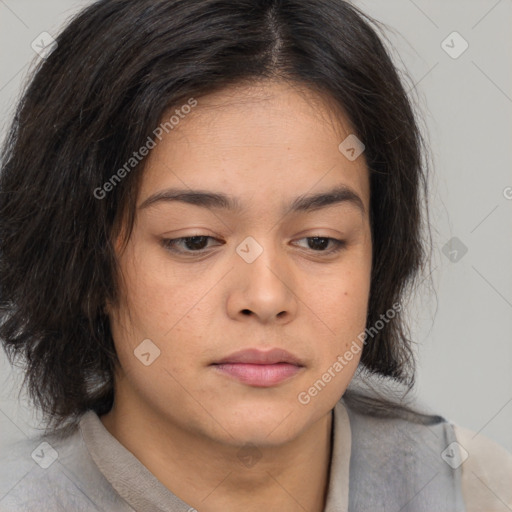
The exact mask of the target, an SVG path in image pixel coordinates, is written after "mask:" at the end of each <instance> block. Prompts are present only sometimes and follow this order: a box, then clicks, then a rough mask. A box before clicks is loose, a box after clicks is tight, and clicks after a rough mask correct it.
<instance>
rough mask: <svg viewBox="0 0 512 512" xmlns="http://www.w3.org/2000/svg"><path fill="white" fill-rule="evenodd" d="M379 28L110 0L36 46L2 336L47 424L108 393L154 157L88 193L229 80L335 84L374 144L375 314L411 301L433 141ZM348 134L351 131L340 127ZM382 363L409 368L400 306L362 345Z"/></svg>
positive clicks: (303, 5) (376, 368)
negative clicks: (126, 250)
mask: <svg viewBox="0 0 512 512" xmlns="http://www.w3.org/2000/svg"><path fill="white" fill-rule="evenodd" d="M378 30H379V31H380V30H381V28H380V27H379V24H378V23H377V22H376V21H374V20H373V19H371V18H370V17H369V16H367V15H365V14H364V13H362V12H360V11H359V10H358V9H357V8H356V7H354V6H353V5H351V4H349V3H348V2H345V1H342V0H100V1H99V2H96V3H94V4H93V5H91V6H89V7H88V8H86V9H85V10H83V11H82V12H80V13H79V14H78V15H77V16H76V17H75V18H74V19H73V20H72V21H71V22H70V23H69V24H68V25H67V26H66V28H65V29H64V30H63V31H62V33H61V34H60V35H59V36H58V37H57V47H56V49H55V50H54V51H53V53H51V54H50V55H49V56H48V58H46V59H42V60H41V63H40V65H39V66H38V67H37V69H36V70H35V73H34V75H33V77H32V78H31V81H30V83H29V84H28V86H27V88H26V91H25V92H24V96H23V98H22V100H21V101H20V103H19V105H18V108H17V111H16V114H15V117H14V120H13V122H12V125H11V128H10V131H9V133H8V136H7V138H6V140H5V144H4V147H3V151H2V167H1V175H0V337H1V338H2V340H3V345H4V347H5V350H6V353H7V355H8V357H9V360H10V362H11V364H16V363H18V362H20V361H21V362H23V364H24V366H25V370H26V373H25V381H24V384H27V383H28V388H29V393H30V396H31V398H32V399H33V401H34V403H35V404H36V405H37V406H39V407H40V409H41V410H42V411H43V412H44V414H45V418H46V419H47V422H48V424H51V425H55V426H56V427H58V426H61V425H63V424H65V423H66V422H73V421H76V420H77V418H79V417H80V415H81V414H82V413H83V412H85V411H86V410H88V409H93V410H94V411H96V412H97V413H98V415H101V414H104V413H106V412H108V411H109V410H110V408H111V407H112V403H113V399H114V368H115V365H116V364H117V363H118V359H117V355H116V352H115V349H114V344H113V340H112V335H111V331H110V326H109V319H108V317H107V316H106V314H105V312H104V305H105V303H106V301H109V302H110V303H111V304H117V297H118V287H117V286H116V283H117V280H116V271H117V266H116V258H115V250H114V246H113V243H112V240H113V239H114V238H115V236H116V235H117V234H118V233H119V229H120V226H121V225H122V222H121V219H127V226H128V231H127V236H129V235H130V233H131V228H132V226H133V220H134V212H135V199H136V197H137V191H138V187H139V184H140V178H141V175H142V172H143V169H144V160H143V161H142V162H141V163H140V165H137V166H136V167H135V168H134V169H133V170H132V171H131V172H130V173H129V174H128V175H127V176H126V177H124V179H123V180H121V181H120V182H119V183H118V184H116V186H115V187H113V189H112V190H111V191H110V192H109V194H108V195H107V196H106V197H105V198H103V199H98V198H97V197H96V196H95V194H94V191H95V190H96V189H97V188H98V187H101V186H102V184H104V183H105V182H107V181H108V180H109V179H110V178H111V177H112V175H113V174H114V173H115V172H116V170H118V169H119V168H121V167H122V166H123V164H124V163H125V162H126V161H127V160H128V159H129V158H130V157H131V156H132V153H133V151H134V150H136V149H138V148H140V147H141V146H142V145H143V144H144V143H145V142H146V141H147V138H148V136H151V134H152V133H153V131H154V130H155V128H156V127H157V126H158V125H159V124H160V122H161V118H162V115H163V113H164V112H166V111H167V110H168V109H169V108H170V107H174V106H179V105H181V104H183V103H186V102H187V100H188V99H190V98H191V97H194V98H197V99H199V98H200V97H201V95H203V94H206V93H211V92H214V91H216V90H221V89H222V88H224V87H227V86H228V85H232V84H237V83H241V82H248V83H249V82H251V81H259V80H264V79H270V80H286V81H287V82H289V83H291V84H293V83H295V84H300V85H305V86H307V87H308V88H310V89H311V90H313V91H316V92H318V93H320V94H322V95H328V96H329V97H330V98H332V100H333V101H334V102H335V103H336V104H337V105H339V106H340V107H342V108H343V109H344V111H345V112H346V113H347V115H348V118H349V119H350V122H351V124H352V126H353V128H354V131H355V134H356V135H357V137H358V138H359V139H360V140H362V141H363V143H364V144H365V146H366V149H365V153H364V157H365V159H366V162H367V165H368V169H369V172H370V186H371V229H372V239H373V268H372V276H371V293H370V299H369V310H368V318H367V325H368V326H373V325H375V323H376V322H377V321H378V320H379V319H380V318H381V315H382V314H383V313H385V312H386V311H388V310H390V308H392V305H393V304H395V303H397V302H400V301H401V300H402V298H403V297H404V294H405V293H406V292H407V291H408V289H409V287H412V285H413V284H414V283H415V279H416V278H417V275H418V272H419V271H420V270H421V268H422V267H423V265H424V262H425V261H426V256H427V253H426V250H425V248H426V247H427V245H426V239H425V238H424V233H423V230H422V225H423V220H422V219H424V216H423V215H422V205H423V206H426V193H425V192H426V187H427V167H428V166H427V165H426V159H425V158H424V154H425V153H426V151H425V144H424V141H423V138H422V136H421V134H420V130H419V128H418V124H417V120H416V118H415V115H414V113H413V108H412V102H411V100H410V98H409V97H408V94H407V92H406V90H405V85H404V84H405V82H404V80H403V78H402V77H401V76H400V73H399V72H398V71H397V68H396V67H395V65H394V64H393V62H392V59H391V57H390V55H389V53H388V52H389V51H388V50H387V49H386V47H385V45H384V44H383V42H382V41H383V39H381V37H380V36H379V35H378V32H377V31H378ZM340 142H341V141H340ZM361 364H362V366H363V367H364V368H365V369H367V370H368V371H369V372H370V373H373V374H376V375H381V376H384V377H389V378H390V379H393V380H396V381H399V382H402V383H404V384H406V385H407V386H408V387H409V388H410V387H412V384H413V382H414V359H413V357H412V351H411V341H410V339H409V335H408V332H407V327H406V325H405V322H404V319H403V315H402V314H401V313H397V314H396V316H395V317H394V318H392V319H391V320H389V321H388V322H387V323H386V325H385V326H384V327H383V328H382V329H380V330H379V332H378V333H377V334H376V335H375V337H374V338H373V339H372V340H371V342H369V343H366V344H365V346H364V349H363V352H362V359H361Z"/></svg>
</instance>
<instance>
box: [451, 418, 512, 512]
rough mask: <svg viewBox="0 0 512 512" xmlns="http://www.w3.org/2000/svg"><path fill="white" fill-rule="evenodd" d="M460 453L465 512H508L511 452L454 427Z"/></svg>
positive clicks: (511, 501) (511, 502) (511, 505)
mask: <svg viewBox="0 0 512 512" xmlns="http://www.w3.org/2000/svg"><path fill="white" fill-rule="evenodd" d="M454 429H455V434H456V437H457V443H458V444H459V449H460V451H461V452H462V460H461V469H462V488H463V493H464V498H465V501H466V502H467V512H477V511H481V510H486V511H487V512H494V511H495V512H499V511H502V510H511V509H512V453H510V452H509V451H507V450H506V449H505V448H503V447H502V446H500V445H499V444H498V443H495V442H494V441H492V440H490V439H489V438H487V437H485V436H484V435H482V434H479V433H477V432H474V431H472V430H470V429H468V428H465V427H462V426H460V425H457V424H454Z"/></svg>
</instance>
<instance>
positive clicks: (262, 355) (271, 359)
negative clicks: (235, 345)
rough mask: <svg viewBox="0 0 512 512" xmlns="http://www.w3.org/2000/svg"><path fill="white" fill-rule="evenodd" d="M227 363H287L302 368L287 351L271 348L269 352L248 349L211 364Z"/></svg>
mask: <svg viewBox="0 0 512 512" xmlns="http://www.w3.org/2000/svg"><path fill="white" fill-rule="evenodd" d="M227 363H247V364H276V363H289V364H293V365H295V366H304V364H303V363H302V361H301V360H300V359H299V358H298V357H296V356H294V355H293V354H290V352H288V351H287V350H284V349H282V348H273V349H271V350H266V351H263V350H260V349H257V348H249V349H244V350H239V351H238V352H233V353H232V354H230V355H229V356H226V357H224V358H222V359H220V360H219V361H215V362H214V363H213V364H227Z"/></svg>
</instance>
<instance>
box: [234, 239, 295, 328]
mask: <svg viewBox="0 0 512 512" xmlns="http://www.w3.org/2000/svg"><path fill="white" fill-rule="evenodd" d="M259 245H260V247H261V249H262V250H261V249H260V252H261V253H260V254H259V256H257V257H256V259H254V260H253V261H251V259H250V258H245V257H244V254H243V252H240V253H237V254H235V256H234V261H235V268H234V272H233V273H232V275H233V277H232V284H231V292H230V296H229V299H228V314H229V315H230V316H231V317H232V318H233V319H237V320H241V319H244V318H246V317H255V318H257V319H258V320H259V321H260V322H261V323H270V322H273V321H279V322H284V323H286V322H289V321H290V320H291V319H292V318H293V317H295V314H296V312H297V300H298V296H297V291H298V290H297V289H296V288H297V284H296V281H295V277H294V275H293V268H292V266H291V265H290V264H289V263H287V261H286V258H287V256H286V254H284V251H282V250H281V252H280V250H279V249H275V248H273V247H271V244H270V243H265V244H263V243H260V244H259ZM245 247H247V246H244V248H245ZM252 249H253V247H251V250H252ZM240 254H241V256H240Z"/></svg>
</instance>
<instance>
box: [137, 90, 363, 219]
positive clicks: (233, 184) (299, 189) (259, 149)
mask: <svg viewBox="0 0 512 512" xmlns="http://www.w3.org/2000/svg"><path fill="white" fill-rule="evenodd" d="M176 108H178V109H179V107H174V108H173V109H171V110H170V111H168V112H166V114H165V115H164V116H163V118H162V122H163V123H165V121H166V120H168V119H169V118H170V117H171V116H172V115H173V114H174V113H175V111H176ZM161 126H162V125H161ZM352 131H353V130H352V128H351V124H350V122H349V120H348V118H347V117H346V116H345V115H344V114H343V111H342V109H341V108H338V107H336V106H334V105H333V101H330V99H329V98H326V97H325V96H322V95H319V94H317V93H316V92H313V91H311V90H309V89H306V88H304V87H297V86H295V85H293V86H292V85H289V84H286V83H282V82H277V83H275V82H270V83H269V82H267V83H262V84H257V85H254V84H253V85H245V86H241V85H239V86H233V87H230V88H228V89H223V90H220V91H218V92H216V93H213V94H210V95H207V96H202V97H199V98H197V106H195V107H194V109H192V110H191V111H190V112H189V113H188V114H181V115H180V119H179V122H178V123H177V124H175V125H173V128H172V130H170V129H169V128H168V133H163V135H162V140H161V141H157V145H156V147H155V148H154V149H153V150H152V151H151V153H150V154H149V156H148V159H147V162H146V168H145V172H144V177H143V180H142V184H141V190H140V194H139V201H138V204H139V205H140V204H141V203H142V202H143V201H144V200H145V199H147V197H148V196H149V195H151V194H153V193H155V192H156V191H158V190H161V189H163V188H166V187H176V186H179V187H180V188H184V187H185V188H186V187H189V188H191V189H199V188H200V189H212V190H216V191H219V190H224V191H229V192H230V195H233V196H236V197H241V198H243V197H246V198H249V197H252V198H254V199H256V200H257V199H258V197H259V198H260V199H262V200H263V199H266V200H267V202H268V201H271V200H272V198H273V197H274V196H276V195H277V193H279V194H278V195H280V196H281V198H282V197H283V196H287V195H288V192H289V193H290V194H292V195H294V196H300V195H304V194H305V193H307V192H308V191H310V192H313V191H314V188H315V187H318V188H319V189H325V188H326V187H332V186H336V185H340V184H342V185H343V184H344V185H346V186H349V187H350V188H352V189H355V190H356V191H357V193H358V195H360V196H361V198H362V200H363V202H364V203H365V207H366V209H368V207H369V205H368V203H369V183H368V171H367V169H366V163H365V160H364V155H361V156H360V157H359V158H357V159H356V160H354V161H350V160H349V159H347V158H346V156H344V154H342V152H340V150H339V145H340V143H341V142H342V141H343V140H344V139H345V138H346V137H347V136H349V135H350V134H351V133H352ZM256 191H261V195H258V194H257V193H256Z"/></svg>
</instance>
